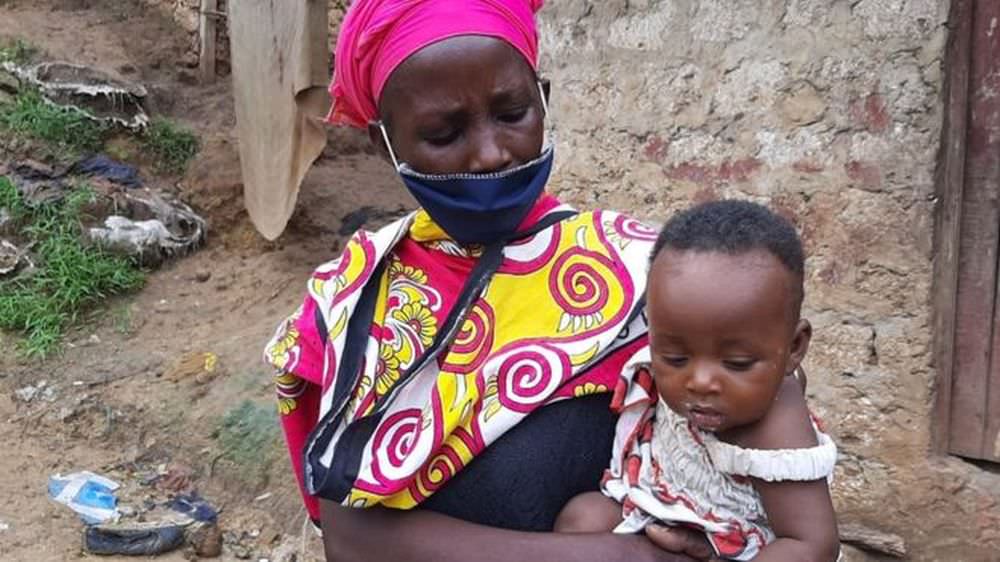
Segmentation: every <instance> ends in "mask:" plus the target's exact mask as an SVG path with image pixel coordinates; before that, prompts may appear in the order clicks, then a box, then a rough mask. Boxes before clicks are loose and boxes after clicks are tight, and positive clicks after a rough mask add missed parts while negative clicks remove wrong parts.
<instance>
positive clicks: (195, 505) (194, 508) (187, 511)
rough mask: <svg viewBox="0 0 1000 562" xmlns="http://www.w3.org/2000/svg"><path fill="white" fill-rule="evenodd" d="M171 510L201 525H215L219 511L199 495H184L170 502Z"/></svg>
mask: <svg viewBox="0 0 1000 562" xmlns="http://www.w3.org/2000/svg"><path fill="white" fill-rule="evenodd" d="M169 507H170V509H172V510H173V511H175V512H177V513H179V514H181V515H183V516H184V517H187V518H188V519H190V520H191V521H195V522H199V523H215V521H216V520H217V519H218V518H219V510H218V509H216V508H215V506H214V505H212V504H211V503H209V502H208V501H207V500H205V499H204V498H201V497H199V496H198V494H182V495H179V496H177V497H175V498H174V499H173V500H172V501H171V502H170V506H169Z"/></svg>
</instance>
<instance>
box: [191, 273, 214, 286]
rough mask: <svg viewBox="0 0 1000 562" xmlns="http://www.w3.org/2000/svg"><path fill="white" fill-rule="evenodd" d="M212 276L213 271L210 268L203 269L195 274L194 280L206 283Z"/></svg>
mask: <svg viewBox="0 0 1000 562" xmlns="http://www.w3.org/2000/svg"><path fill="white" fill-rule="evenodd" d="M211 278H212V272H211V271H208V270H202V271H199V272H198V273H195V274H194V280H195V281H197V282H199V283H205V282H206V281H208V280H209V279H211Z"/></svg>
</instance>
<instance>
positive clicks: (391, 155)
mask: <svg viewBox="0 0 1000 562" xmlns="http://www.w3.org/2000/svg"><path fill="white" fill-rule="evenodd" d="M378 129H379V130H380V131H382V140H384V141H385V148H386V149H387V150H388V151H389V158H392V165H393V166H395V167H396V169H397V170H398V169H399V160H397V159H396V152H395V151H394V150H393V149H392V143H391V142H389V132H388V131H386V130H385V123H383V122H381V121H379V122H378Z"/></svg>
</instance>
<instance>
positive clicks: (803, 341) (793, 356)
mask: <svg viewBox="0 0 1000 562" xmlns="http://www.w3.org/2000/svg"><path fill="white" fill-rule="evenodd" d="M812 332H813V329H812V324H810V323H809V321H808V320H806V319H805V318H802V319H800V320H799V323H798V325H797V326H795V334H794V335H793V336H792V345H791V349H790V350H789V356H788V372H789V373H791V372H794V371H795V370H796V369H798V368H799V365H801V364H802V360H803V359H805V357H806V352H808V351H809V342H810V341H812Z"/></svg>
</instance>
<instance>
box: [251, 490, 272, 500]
mask: <svg viewBox="0 0 1000 562" xmlns="http://www.w3.org/2000/svg"><path fill="white" fill-rule="evenodd" d="M270 497H271V492H268V493H266V494H261V495H259V496H257V497H256V498H254V499H253V501H255V502H262V501H264V500H266V499H268V498H270Z"/></svg>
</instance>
